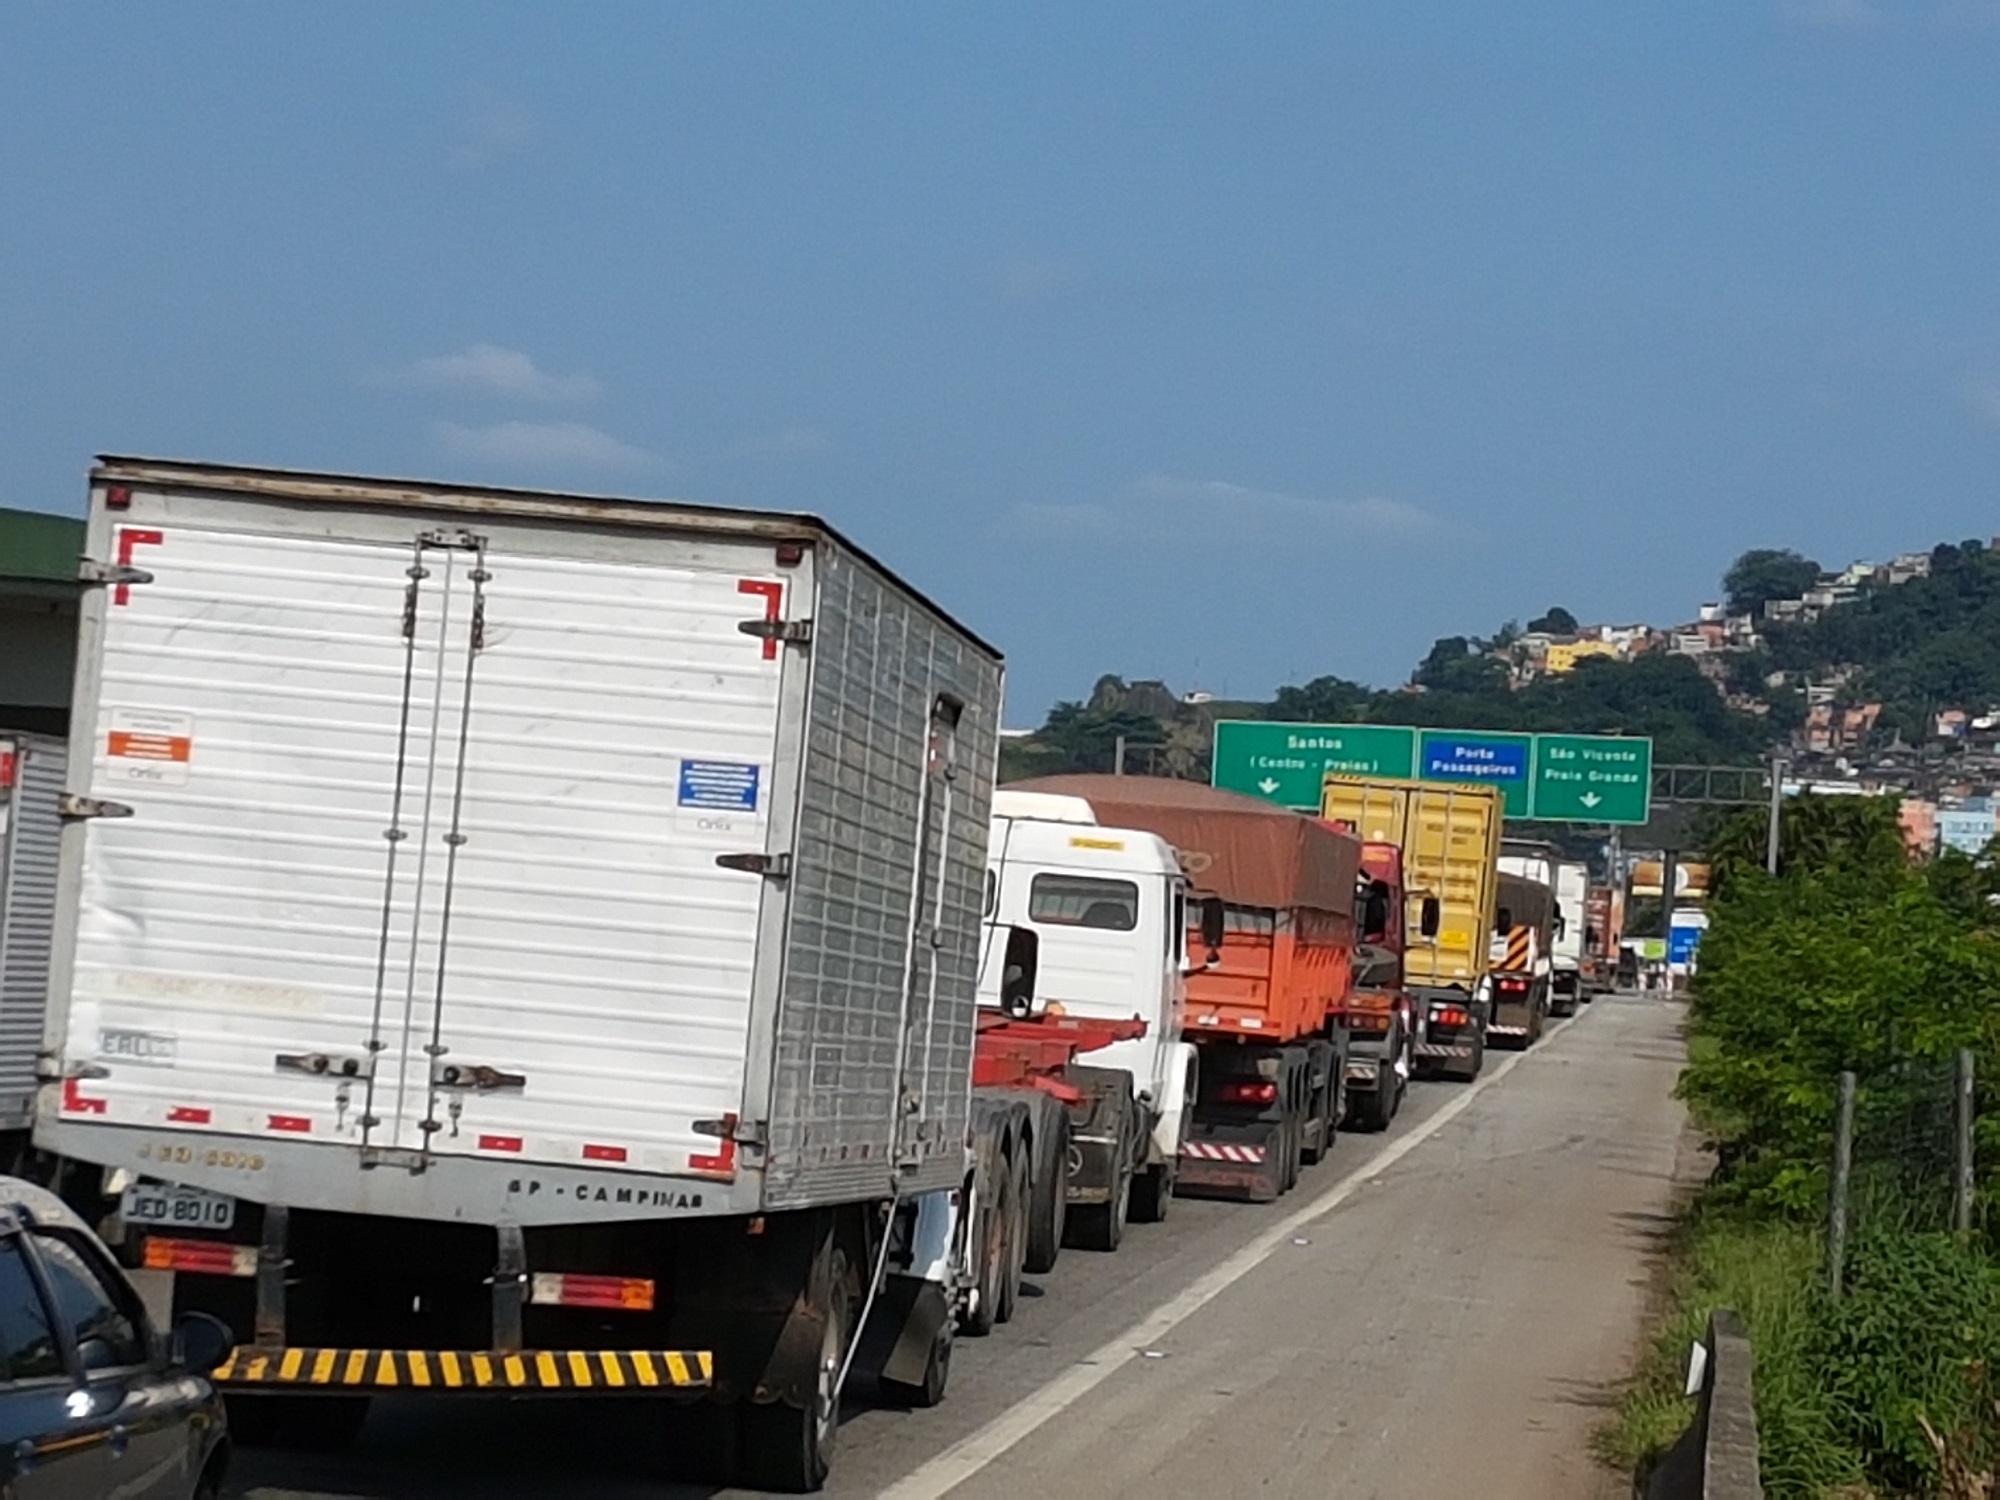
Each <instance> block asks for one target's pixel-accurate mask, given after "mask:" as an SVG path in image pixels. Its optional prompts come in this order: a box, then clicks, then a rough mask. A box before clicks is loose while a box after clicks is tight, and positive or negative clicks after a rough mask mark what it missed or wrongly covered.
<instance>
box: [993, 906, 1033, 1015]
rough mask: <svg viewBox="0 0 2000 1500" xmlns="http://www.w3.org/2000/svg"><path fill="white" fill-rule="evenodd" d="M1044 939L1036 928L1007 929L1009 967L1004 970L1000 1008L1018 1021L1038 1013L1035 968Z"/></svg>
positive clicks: (1001, 977)
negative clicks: (1036, 1009) (1036, 1011)
mask: <svg viewBox="0 0 2000 1500" xmlns="http://www.w3.org/2000/svg"><path fill="white" fill-rule="evenodd" d="M1041 952H1042V940H1041V938H1040V936H1039V935H1038V934H1037V933H1036V932H1035V930H1034V929H1033V928H1032V927H1009V928H1008V929H1007V958H1006V966H1005V967H1004V968H1003V969H1001V971H1000V1009H1001V1010H1002V1011H1004V1012H1005V1013H1006V1014H1008V1015H1010V1016H1012V1017H1013V1018H1014V1019H1015V1020H1017V1021H1021V1020H1026V1019H1027V1018H1028V1017H1029V1016H1031V1015H1033V1014H1034V1013H1035V969H1036V966H1037V965H1038V963H1039V962H1040V959H1041Z"/></svg>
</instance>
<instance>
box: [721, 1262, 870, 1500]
mask: <svg viewBox="0 0 2000 1500" xmlns="http://www.w3.org/2000/svg"><path fill="white" fill-rule="evenodd" d="M846 1289H847V1255H846V1253H845V1252H844V1251H842V1250H840V1249H838V1248H837V1247H836V1248H835V1249H834V1250H833V1253H832V1254H831V1256H829V1257H828V1260H827V1265H826V1270H825V1274H824V1275H821V1274H818V1267H815V1274H814V1276H813V1278H812V1281H811V1283H810V1285H809V1287H808V1289H807V1295H808V1296H810V1297H812V1298H813V1299H814V1300H815V1301H816V1302H818V1303H819V1304H820V1306H819V1307H818V1308H817V1309H815V1310H816V1311H817V1312H818V1313H819V1314H820V1315H821V1322H820V1329H821V1331H820V1341H819V1351H818V1353H817V1354H816V1355H815V1357H814V1359H813V1368H812V1378H811V1381H810V1389H811V1392H812V1395H811V1398H810V1399H809V1401H808V1402H807V1404H806V1405H805V1406H803V1407H798V1406H792V1405H790V1404H789V1403H787V1402H784V1401H766V1402H761V1403H759V1402H754V1401H743V1402H740V1403H738V1405H737V1407H736V1468H737V1473H738V1475H739V1476H740V1479H741V1481H742V1482H744V1483H747V1484H750V1485H753V1486H755V1487H756V1488H758V1489H765V1490H778V1491H780V1492H782V1493H785V1494H792V1495H800V1494H809V1493H811V1492H812V1491H814V1490H817V1489H818V1488H819V1487H820V1486H821V1485H823V1484H825V1483H826V1475H827V1470H828V1468H829V1467H831V1465H832V1462H833V1446H834V1439H835V1438H836V1437H838V1436H839V1434H840V1367H841V1365H842V1364H843V1363H844V1362H845V1361H846V1359H847V1340H848V1331H849V1325H850V1324H851V1322H852V1320H853V1308H852V1307H851V1306H850V1305H849V1302H848V1297H847V1290H846Z"/></svg>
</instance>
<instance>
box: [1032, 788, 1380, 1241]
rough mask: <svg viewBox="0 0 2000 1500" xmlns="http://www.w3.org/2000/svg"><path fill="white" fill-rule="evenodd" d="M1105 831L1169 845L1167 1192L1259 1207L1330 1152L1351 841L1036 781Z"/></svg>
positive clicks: (1352, 877)
mask: <svg viewBox="0 0 2000 1500" xmlns="http://www.w3.org/2000/svg"><path fill="white" fill-rule="evenodd" d="M1012 789H1013V790H1017V791H1032V792H1050V793H1057V794H1061V795H1066V796H1074V797H1081V798H1083V799H1084V800H1085V801H1086V802H1088V803H1089V804H1090V806H1091V808H1092V810H1093V812H1094V813H1095V815H1096V817H1097V820H1098V821H1099V822H1100V823H1102V824H1104V825H1105V826H1106V827H1115V828H1138V829H1145V830H1147V831H1149V832H1152V833H1156V834H1158V835H1159V836H1160V837H1161V838H1162V839H1164V840H1166V842H1167V843H1168V844H1170V845H1171V846H1172V847H1173V849H1174V851H1175V854H1176V856H1177V858H1178V860H1179V863H1180V867H1181V869H1182V870H1184V871H1185V872H1186V874H1187V879H1188V884H1189V888H1190V892H1189V893H1190V896H1191V898H1192V899H1191V905H1190V915H1189V920H1188V923H1187V928H1186V934H1187V938H1186V941H1187V945H1188V949H1189V955H1188V963H1189V973H1188V979H1187V1010H1186V1015H1185V1018H1184V1035H1185V1037H1186V1039H1187V1040H1188V1041H1190V1042H1192V1043H1193V1044H1194V1047H1195V1049H1196V1056H1197V1072H1198V1077H1199V1083H1198V1088H1197V1091H1196V1094H1195V1106H1194V1110H1193V1114H1192V1118H1191V1120H1190V1121H1189V1124H1188V1129H1187V1135H1186V1138H1185V1140H1184V1141H1183V1142H1182V1143H1181V1147H1180V1177H1179V1184H1178V1186H1179V1188H1180V1190H1181V1191H1182V1192H1185V1193H1206V1194H1214V1195H1219V1196H1229V1197H1242V1198H1248V1199H1251V1200H1254V1201H1259V1202H1264V1201H1269V1200H1271V1199H1273V1198H1276V1197H1278V1196H1279V1195H1281V1194H1283V1193H1285V1192H1287V1191H1289V1190H1290V1189H1291V1188H1292V1187H1293V1186H1294V1185H1295V1184H1296V1183H1297V1181H1298V1177H1299V1169H1300V1167H1301V1166H1302V1165H1310V1164H1312V1163H1314V1162H1317V1161H1319V1160H1320V1159H1321V1158H1322V1157H1323V1156H1325V1155H1326V1153H1327V1152H1328V1151H1330V1150H1331V1149H1332V1148H1333V1144H1334V1137H1335V1132H1336V1131H1337V1130H1338V1128H1339V1125H1340V1122H1341V1118H1342V1115H1343V1113H1344V1111H1345V1108H1346V1099H1347V1094H1346V1077H1345V1074H1346V1063H1347V1059H1348V1037H1347V1032H1346V1030H1345V1029H1344V1028H1343V1027H1342V1025H1341V1015H1342V1013H1343V1010H1344V1008H1345V1006H1346V1003H1347V1000H1348V996H1349V993H1350V990H1351V987H1352V972H1353V964H1354V955H1355V947H1356V944H1357V942H1358V938H1359V932H1358V918H1359V916H1360V915H1361V913H1360V912H1359V911H1358V909H1357V908H1358V906H1359V904H1360V898H1359V877H1360V873H1361V841H1360V840H1359V839H1357V838H1354V837H1353V836H1352V835H1350V834H1346V833H1343V832H1341V831H1339V830H1337V829H1334V828H1332V827H1329V826H1327V825H1326V824H1324V823H1322V822H1320V821H1319V820H1317V819H1314V818H1309V817H1303V816H1301V815H1300V814H1298V813H1294V812H1289V811H1286V810H1284V809H1282V808H1275V807H1273V806H1272V805H1271V804H1270V803H1268V802H1263V801H1260V800H1258V799H1257V798H1254V797H1244V796H1239V795H1238V794H1236V793H1234V792H1225V791H1218V790H1216V789H1214V788H1211V787H1206V786H1202V785H1199V784H1197V783H1194V782H1186V781H1168V780H1164V779H1159V778H1154V777H1145V776H1051V777H1043V778H1040V779H1037V780H1033V781H1025V782H1019V783H1015V784H1013V787H1012Z"/></svg>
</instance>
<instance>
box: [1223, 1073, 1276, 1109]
mask: <svg viewBox="0 0 2000 1500" xmlns="http://www.w3.org/2000/svg"><path fill="white" fill-rule="evenodd" d="M1216 1099H1217V1100H1218V1101H1219V1102H1220V1103H1223V1104H1276V1103H1277V1102H1278V1085H1277V1084H1276V1083H1275V1082H1273V1081H1272V1080H1271V1079H1269V1078H1231V1079H1228V1080H1227V1081H1225V1082H1224V1083H1223V1085H1222V1087H1221V1088H1220V1089H1219V1090H1217V1092H1216Z"/></svg>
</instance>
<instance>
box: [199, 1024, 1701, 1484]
mask: <svg viewBox="0 0 2000 1500" xmlns="http://www.w3.org/2000/svg"><path fill="white" fill-rule="evenodd" d="M1680 1014H1681V1013H1680V1008H1679V1007H1678V1006H1676V1005H1672V1004H1669V1003H1666V1002H1663V1001H1660V1000H1658V999H1641V998H1613V999H1605V1000H1600V1001H1598V1002H1597V1003H1596V1004H1595V1005H1593V1006H1591V1007H1589V1008H1588V1009H1587V1010H1586V1011H1585V1013H1584V1015H1583V1016H1582V1018H1581V1019H1580V1020H1578V1021H1577V1022H1575V1023H1571V1024H1568V1025H1565V1026H1562V1027H1560V1028H1558V1029H1557V1031H1555V1032H1554V1033H1553V1034H1552V1035H1551V1036H1550V1037H1548V1038H1547V1039H1545V1040H1544V1042H1543V1043H1542V1044H1541V1045H1540V1046H1538V1047H1536V1048H1535V1049H1534V1050H1533V1051H1532V1052H1529V1053H1526V1054H1523V1055H1519V1056H1516V1057H1508V1056H1507V1055H1505V1054H1498V1055H1495V1056H1494V1057H1490V1058H1489V1071H1488V1074H1487V1076H1486V1077H1485V1078H1482V1080H1481V1081H1480V1083H1479V1084H1477V1085H1474V1086H1473V1087H1472V1088H1470V1089H1468V1088H1467V1087H1465V1086H1463V1085H1452V1084H1443V1083H1435V1084H1423V1085H1419V1086H1417V1087H1416V1088H1414V1089H1413V1090H1412V1091H1411V1095H1410V1097H1409V1100H1408V1101H1407V1102H1406V1104H1405V1106H1404V1108H1403V1112H1402V1114H1401V1116H1400V1117H1399V1118H1398V1120H1397V1122H1396V1124H1395V1127H1394V1128H1393V1129H1392V1130H1390V1131H1389V1132H1388V1133H1387V1134H1386V1135H1383V1136H1374V1137H1370V1136H1357V1135H1344V1136H1342V1137H1341V1139H1340V1144H1339V1145H1338V1147H1337V1148H1336V1149H1335V1151H1334V1153H1333V1155H1332V1157H1331V1158H1330V1159H1329V1160H1328V1161H1327V1162H1326V1163H1325V1164H1323V1165H1321V1166H1319V1167H1317V1168H1311V1169H1308V1171H1307V1172H1306V1175H1305V1178H1304V1181H1303V1183H1302V1184H1301V1186H1300V1188H1298V1189H1297V1190H1295V1191H1294V1192H1293V1193H1292V1194H1291V1195H1290V1196H1288V1197H1286V1198H1285V1199H1283V1200H1281V1201H1280V1202H1279V1203H1276V1204H1267V1205H1248V1204H1225V1203H1204V1202H1194V1201H1187V1200H1181V1201H1178V1202H1176V1203H1175V1205H1174V1208H1173V1212H1172V1214H1171V1216H1170V1217H1169V1219H1168V1221H1167V1222H1166V1223H1165V1224H1162V1225H1135V1226H1133V1228H1132V1230H1131V1231H1130V1233H1129V1234H1128V1236H1127V1238H1126V1242H1125V1245H1124V1247H1123V1248H1122V1249H1121V1250H1120V1251H1119V1252H1118V1253H1117V1254H1116V1255H1090V1254H1086V1253H1083V1252H1075V1251H1073V1252H1069V1253H1066V1254H1065V1255H1064V1256H1063V1259H1062V1262H1061V1264H1060V1265H1059V1266H1058V1267H1057V1268H1056V1270H1055V1271H1054V1272H1053V1273H1051V1274H1050V1275H1049V1276H1047V1277H1045V1278H1042V1279H1041V1280H1040V1282H1039V1284H1038V1285H1037V1286H1035V1287H1033V1288H1032V1292H1033V1293H1034V1294H1033V1295H1030V1296H1028V1297H1026V1298H1024V1300H1023V1303H1022V1306H1021V1309H1020V1311H1019V1312H1018V1314H1017V1315H1016V1317H1015V1320H1014V1321H1013V1322H1012V1323H1011V1324H1009V1325H1008V1326H1006V1327H1005V1328H1002V1329H1001V1330H1000V1331H999V1332H998V1333H996V1334H995V1335H994V1336H993V1337H992V1338H989V1339H984V1340H970V1339H968V1340H964V1341H962V1342H961V1343H960V1345H959V1349H958V1354H957V1356H956V1358H955V1360H954V1364H953V1369H952V1383H951V1391H950V1394H949V1396H948V1397H947V1399H946V1402H945V1404H944V1405H943V1406H941V1407H939V1408H938V1409H936V1410H934V1411H929V1412H894V1411H885V1410H873V1409H863V1410H859V1411H853V1412H850V1413H849V1414H848V1416H847V1418H846V1420H845V1421H844V1422H843V1425H842V1432H841V1440H840V1452H839V1455H838V1457H837V1459H836V1461H835V1467H834V1475H833V1481H832V1483H831V1484H830V1485H829V1486H828V1493H829V1494H832V1495H836V1496H862V1495H889V1496H892V1497H894V1500H919V1497H922V1496H928V1495H937V1494H943V1493H945V1492H946V1491H947V1490H949V1491H950V1492H951V1493H953V1494H954V1496H955V1497H957V1500H978V1497H983V1496H996V1497H997V1496H1018V1495H1021V1494H1034V1493H1041V1494H1055V1495H1083V1494H1087V1495H1104V1496H1114V1495H1154V1494H1161V1493H1166V1494H1199V1493H1222V1494H1240V1493H1250V1492H1256V1493H1261V1494H1266V1495H1272V1496H1286V1495H1300V1496H1305V1495H1311V1496H1315V1497H1320V1496H1328V1495H1335V1496H1354V1497H1370V1500H1374V1497H1383V1500H1388V1497H1402V1496H1409V1497H1426V1500H1428V1497H1432V1496H1438V1495H1452V1494H1478V1495H1490V1496H1499V1497H1505V1496H1521V1497H1533V1500H1545V1497H1546V1500H1564V1497H1582V1500H1600V1497H1608V1496H1611V1495H1614V1494H1622V1493H1629V1485H1628V1484H1627V1483H1626V1482H1625V1481H1622V1480H1620V1479H1618V1478H1617V1477H1616V1476H1612V1475H1609V1474H1607V1473H1605V1472H1604V1471H1602V1470H1601V1469H1599V1468H1597V1467H1596V1466H1595V1465H1594V1464H1593V1462H1592V1461H1591V1459H1590V1457H1589V1454H1588V1438H1589V1433H1590V1429H1591V1428H1592V1426H1594V1425H1595V1423H1596V1422H1597V1421H1598V1420H1599V1419H1600V1417H1601V1416H1602V1413H1603V1410H1604V1408H1605V1406H1606V1405H1607V1404H1608V1402H1609V1400H1610V1399H1611V1395H1612V1392H1613V1389H1614V1387H1615V1384H1616V1382H1617V1380H1618V1379H1619V1378H1620V1377H1621V1376H1622V1375H1623V1374H1624V1372H1625V1370H1626V1368H1627V1366H1628V1363H1629V1359H1630V1356H1631V1353H1632V1350H1633V1347H1634V1342H1635V1340H1636V1338H1637V1337H1638V1334H1639V1324H1640V1319H1641V1316H1642V1313H1643V1307H1644V1298H1645V1289H1646V1283H1647V1277H1648V1255H1649V1252H1650V1251H1651V1249H1652V1247H1653V1245H1654V1242H1655V1237H1656V1236H1657V1234H1658V1232H1659V1231H1660V1229H1661V1228H1662V1227H1663V1225H1664V1223H1665V1215H1666V1213H1667V1210H1668V1208H1669V1206H1670V1204H1671V1201H1672V1197H1673V1193H1674V1188H1675V1180H1674V1174H1675V1166H1676V1159H1677V1147H1678V1145H1679V1143H1680V1140H1681V1136H1682V1130H1683V1122H1682V1115H1681V1111H1680V1107H1679V1106H1678V1105H1677V1104H1676V1103H1674V1102H1673V1101H1672V1099H1671V1098H1670V1090H1671V1088H1672V1085H1673V1080H1674V1077H1675V1075H1676V1073H1677V1071H1678V1068H1679V1066H1680V1060H1681V1047H1680V1042H1679V1036H1678V1031H1679V1024H1680ZM662 1447H663V1444H662V1442H661V1439H660V1435H659V1433H658V1432H657V1431H656V1430H655V1429H654V1428H653V1426H652V1425H651V1424H650V1422H649V1419H648V1417H647V1415H646V1413H645V1412H644V1410H643V1409H641V1408H638V1407H634V1406H626V1407H618V1406H606V1405H599V1406H587V1405H574V1404H567V1403H564V1404H548V1403H535V1402H522V1403H511V1404H510V1403H507V1402H504V1401H465V1402H456V1403H442V1404H440V1403H422V1402H410V1401H384V1402H379V1403H378V1404H377V1408H376V1410H375V1411H374V1412H373V1413H371V1415H370V1418H369V1422H368V1426H367V1428H366V1429H365V1430H364V1432H363V1433H362V1436H361V1439H360V1441H359V1443H358V1444H357V1445H356V1446H355V1447H354V1448H353V1449H352V1450H351V1451H349V1452H347V1453H344V1454H340V1455H337V1456H333V1457H327V1456H306V1455H293V1454H273V1453H246V1454H243V1455H241V1456H240V1460H239V1462H238V1465H237V1468H236V1472H235V1474H234V1475H233V1477H232V1484H231V1487H230V1491H229V1493H230V1494H232V1495H236V1496H243V1497H255V1500H280V1497H285V1500H290V1497H294V1496H297V1497H314V1500H318V1497H327V1500H333V1497H339V1500H350V1497H351V1500H361V1497H385V1500H386V1497H392V1496H393V1497H398V1500H401V1497H411V1500H419V1497H439V1500H442V1497H446V1496H452V1497H466V1496H492V1497H495V1500H513V1497H523V1500H525V1497H529V1496H534V1497H560V1496H567V1495H576V1496H583V1495H590V1496H594V1497H604V1500H620V1497H628V1496H629V1497H639V1496H645V1497H648V1500H664V1497H688V1496H706V1495H712V1494H715V1493H716V1491H714V1490H713V1489H711V1488H709V1487H707V1486H698V1485H689V1484H681V1483H676V1482H675V1481H674V1480H673V1479H672V1477H671V1473H672V1470H671V1460H670V1459H665V1458H663V1456H662V1452H661V1450H662Z"/></svg>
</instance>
